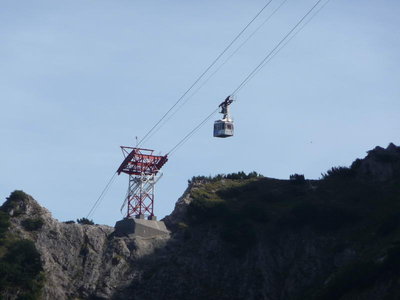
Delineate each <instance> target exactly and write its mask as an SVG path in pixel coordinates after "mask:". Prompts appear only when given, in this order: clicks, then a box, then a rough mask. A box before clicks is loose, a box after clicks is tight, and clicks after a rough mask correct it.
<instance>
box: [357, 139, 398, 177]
mask: <svg viewBox="0 0 400 300" xmlns="http://www.w3.org/2000/svg"><path fill="white" fill-rule="evenodd" d="M353 165H354V167H355V168H356V169H357V172H358V175H359V176H360V177H361V178H372V179H374V180H378V181H385V180H389V179H391V178H394V177H396V176H398V175H399V172H400V147H398V146H396V145H394V144H393V143H391V144H389V146H388V147H387V148H386V149H385V148H382V147H379V146H377V147H375V148H374V149H373V150H370V151H368V155H367V157H365V158H364V159H363V160H356V161H355V162H354V164H353Z"/></svg>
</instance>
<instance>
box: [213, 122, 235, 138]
mask: <svg viewBox="0 0 400 300" xmlns="http://www.w3.org/2000/svg"><path fill="white" fill-rule="evenodd" d="M233 129H234V128H233V121H232V120H230V119H222V120H217V121H215V122H214V137H219V138H226V137H231V136H233Z"/></svg>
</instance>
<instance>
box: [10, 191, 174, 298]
mask: <svg viewBox="0 0 400 300" xmlns="http://www.w3.org/2000/svg"><path fill="white" fill-rule="evenodd" d="M6 204H7V203H6ZM8 213H9V214H10V215H11V216H12V217H11V219H10V221H11V228H10V231H11V232H13V233H14V234H16V235H17V236H18V237H20V238H24V239H30V240H33V241H34V242H35V244H36V247H37V249H38V250H39V252H40V253H41V257H42V261H43V268H44V271H45V278H46V283H45V286H44V291H43V299H49V300H50V299H51V300H53V299H88V298H90V297H94V298H97V299H109V298H110V297H111V296H112V294H113V293H114V292H115V291H116V289H117V288H121V287H123V286H125V285H127V284H129V283H130V281H131V280H132V279H133V278H134V277H135V276H138V272H137V271H136V270H135V268H134V262H135V261H137V259H138V258H140V257H143V256H146V255H148V254H151V253H153V252H154V250H155V249H156V248H159V247H163V246H164V245H165V243H166V241H167V240H168V236H163V237H155V238H151V239H142V238H139V237H135V238H133V237H129V236H125V237H115V236H113V231H114V228H113V227H109V226H104V225H80V224H66V223H61V222H58V221H57V220H55V219H53V218H52V216H51V214H50V212H49V211H48V210H47V209H45V208H43V207H41V206H40V205H39V204H38V203H37V202H36V201H35V200H34V199H33V198H32V197H31V196H26V197H24V198H22V199H20V200H19V201H14V203H13V207H12V208H10V209H8ZM30 219H36V220H37V219H40V220H42V221H43V226H42V227H41V228H40V229H39V230H33V231H31V230H26V228H25V227H24V225H23V224H24V221H26V220H30Z"/></svg>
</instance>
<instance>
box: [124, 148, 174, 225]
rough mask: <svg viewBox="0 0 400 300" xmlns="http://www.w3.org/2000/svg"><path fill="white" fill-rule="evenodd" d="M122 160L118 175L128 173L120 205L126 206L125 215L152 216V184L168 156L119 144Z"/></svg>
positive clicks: (158, 177)
mask: <svg viewBox="0 0 400 300" xmlns="http://www.w3.org/2000/svg"><path fill="white" fill-rule="evenodd" d="M121 149H122V153H123V154H124V157H125V159H124V161H123V162H122V164H121V165H120V167H119V168H118V170H117V173H118V175H119V174H121V173H125V174H128V175H129V185H128V192H127V195H126V198H125V201H124V204H123V205H122V207H121V211H122V210H123V209H124V207H125V206H126V207H127V213H126V217H128V218H129V217H133V216H134V217H142V216H143V217H145V216H146V217H149V218H152V217H153V216H154V186H155V184H156V183H157V181H158V180H159V179H160V178H161V176H162V174H161V173H159V171H160V169H161V168H162V167H163V165H164V164H165V163H166V162H167V161H168V156H167V155H165V156H158V155H153V152H154V150H150V149H143V148H134V147H126V146H121Z"/></svg>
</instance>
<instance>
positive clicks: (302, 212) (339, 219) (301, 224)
mask: <svg viewBox="0 0 400 300" xmlns="http://www.w3.org/2000/svg"><path fill="white" fill-rule="evenodd" d="M293 178H294V179H295V180H277V179H271V178H266V177H261V176H249V177H243V176H242V177H240V176H236V177H234V176H231V177H229V176H218V177H216V178H204V177H202V178H194V179H193V180H192V181H191V182H190V184H189V187H188V189H187V190H186V191H185V193H184V194H183V196H182V197H181V198H180V199H179V200H178V201H177V203H176V207H175V210H174V211H173V212H172V214H171V215H170V216H168V217H166V218H165V223H166V225H167V226H168V228H169V229H170V230H171V232H172V233H171V236H158V237H152V238H146V239H145V238H140V237H135V236H132V235H131V236H123V237H119V236H116V235H115V234H114V233H113V232H114V228H112V227H108V226H101V225H81V224H74V223H70V224H67V223H62V222H58V221H57V220H55V219H53V218H52V217H51V214H50V213H49V212H48V211H47V210H46V209H45V208H43V207H41V206H40V205H39V204H38V203H37V202H36V201H35V200H34V199H33V198H32V197H30V196H29V195H26V194H24V193H22V192H18V191H17V192H14V193H12V195H11V196H10V198H9V199H8V200H7V201H6V202H5V204H4V205H3V206H2V208H1V210H2V211H3V212H4V214H5V215H6V216H7V220H8V223H7V226H6V227H7V230H6V232H5V233H4V236H3V240H2V239H0V259H3V260H5V261H6V260H7V259H8V260H10V259H12V254H10V253H12V251H11V250H12V245H13V243H15V242H14V241H15V240H27V241H33V243H34V246H35V247H36V249H37V252H38V253H39V255H40V263H41V269H38V271H37V274H40V277H37V278H36V277H35V278H36V279H35V281H34V282H40V285H38V286H39V287H40V290H38V289H37V290H38V291H36V290H35V291H34V292H33V289H32V288H31V286H32V284H31V283H30V284H27V285H25V286H24V288H21V289H12V288H10V284H11V283H10V282H12V281H10V279H9V278H8V279H7V277H5V276H7V273H5V272H1V271H0V287H2V286H3V287H5V288H3V290H2V292H1V294H2V296H3V298H5V299H16V298H18V297H20V299H34V298H35V297H36V298H37V299H271V300H275V299H399V298H400V284H399V282H400V281H399V279H400V148H399V147H397V146H395V145H393V144H391V145H389V147H388V148H386V149H383V148H375V149H374V150H371V151H369V153H368V155H367V157H366V158H364V159H362V160H356V161H355V162H354V163H353V165H352V166H351V167H350V168H347V167H336V168H332V169H331V170H329V171H328V172H327V173H326V174H324V176H323V178H322V179H321V180H304V179H302V177H301V176H298V177H293ZM3 227H4V226H3ZM0 238H1V222H0ZM9 240H11V242H9ZM7 257H8V258H7ZM6 262H7V261H6ZM23 264H24V262H23V261H22V262H21V263H20V265H18V267H21V268H23V267H24V265H23ZM1 266H2V262H1V261H0V267H1ZM4 274H5V275H4ZM35 274H36V273H35ZM2 276H3V278H2ZM35 276H36V275H35ZM37 276H39V275H37ZM4 278H5V279H4ZM7 280H8V281H7ZM29 282H30V281H29ZM29 291H32V293H31V297H32V298H23V297H29V295H30V293H29ZM22 296H23V297H22ZM21 297H22V298H21Z"/></svg>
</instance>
